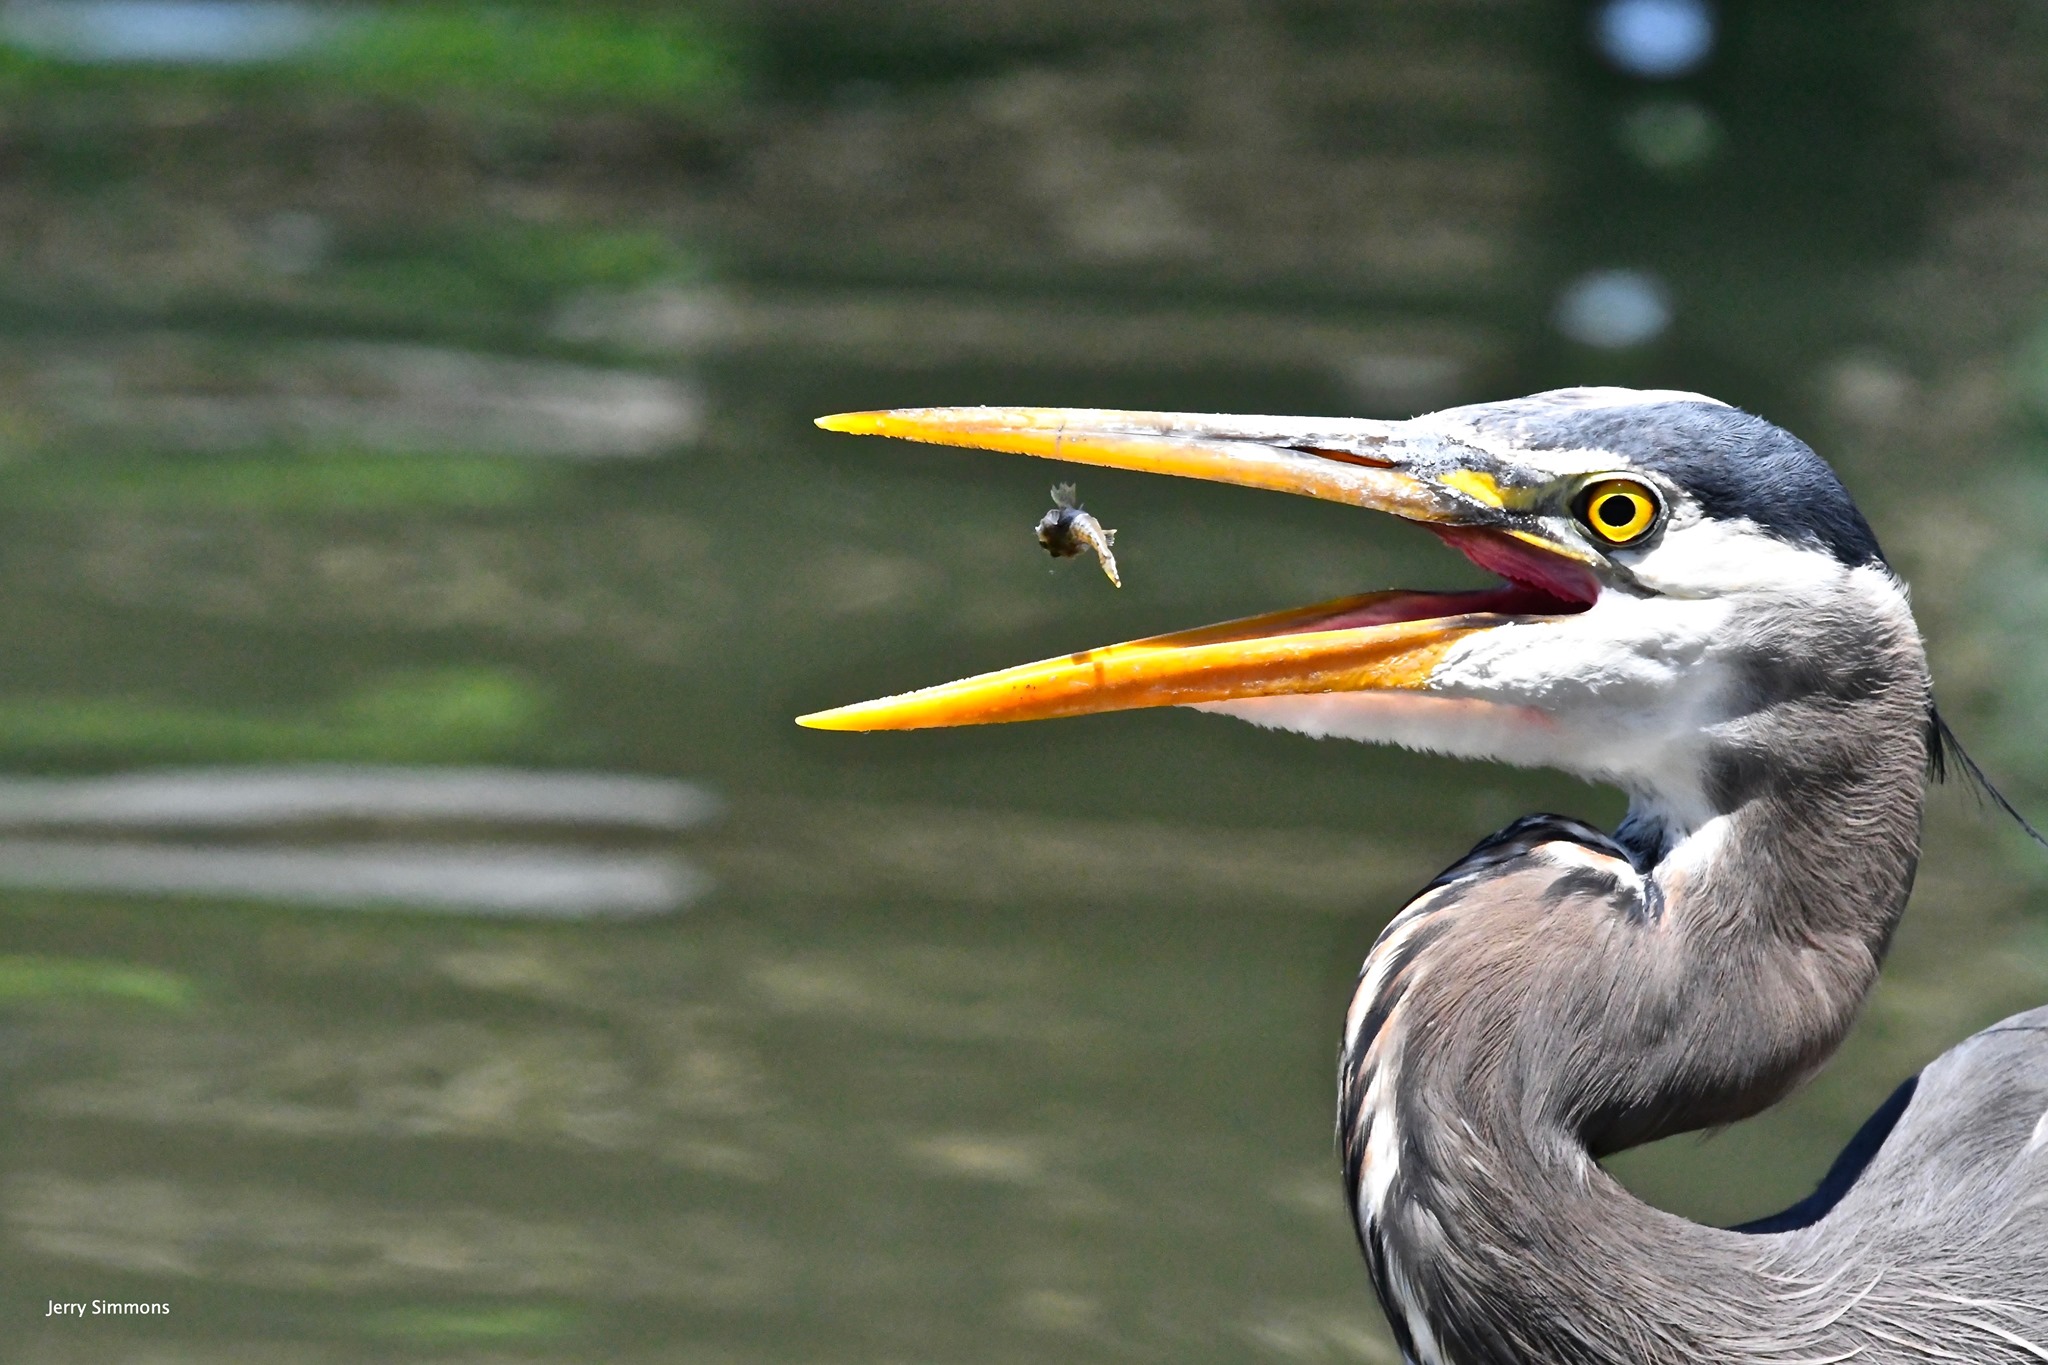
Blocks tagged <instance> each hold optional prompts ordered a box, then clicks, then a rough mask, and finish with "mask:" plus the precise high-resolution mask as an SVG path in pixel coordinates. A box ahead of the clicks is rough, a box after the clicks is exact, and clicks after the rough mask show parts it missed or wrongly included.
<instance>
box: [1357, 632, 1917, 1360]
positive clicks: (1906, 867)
mask: <svg viewBox="0 0 2048 1365" xmlns="http://www.w3.org/2000/svg"><path fill="white" fill-rule="evenodd" d="M1895 657H1896V658H1897V659H1898V660H1899V669H1898V671H1897V672H1896V673H1894V674H1892V675H1890V676H1889V677H1879V678H1878V680H1877V682H1876V683H1875V684H1873V685H1871V686H1869V687H1868V688H1866V689H1865V692H1864V695H1863V696H1862V697H1861V699H1860V701H1859V703H1858V705H1856V706H1853V707H1845V706H1841V705H1839V704H1835V703H1836V702H1837V701H1838V698H1831V697H1828V696H1824V695H1823V696H1821V697H1820V698H1819V702H1826V703H1829V704H1827V705H1820V704H1819V702H1815V703H1813V704H1812V705H1809V704H1808V700H1807V699H1804V698H1800V699H1795V700H1794V701H1791V702H1786V701H1780V702H1779V703H1777V704H1774V705H1771V706H1766V707H1759V708H1757V709H1756V710H1754V711H1752V712H1751V713H1750V714H1748V715H1745V716H1744V717H1742V718H1741V719H1740V720H1739V721H1737V722H1733V723H1730V724H1727V725H1724V726H1721V727H1719V728H1718V730H1717V731H1716V732H1715V733H1714V735H1713V737H1712V743H1711V744H1710V745H1709V746H1708V758H1707V761H1706V764H1705V777H1704V779H1703V780H1702V782H1701V787H1702V789H1703V790H1705V791H1706V792H1707V793H1708V794H1709V796H1710V798H1711V809H1710V810H1709V811H1708V812H1707V814H1706V815H1705V817H1704V818H1700V819H1698V820H1696V821H1693V822H1691V823H1680V822H1678V821H1676V820H1675V819H1674V818H1673V817H1672V816H1671V815H1670V813H1669V812H1670V811H1671V810H1672V809H1673V808H1674V803H1665V804H1663V805H1657V804H1653V803H1651V802H1639V803H1638V805H1637V807H1636V809H1635V811H1634V812H1632V815H1631V820H1630V822H1629V823H1628V824H1627V825H1625V826H1624V828H1623V830H1622V832H1621V836H1622V837H1621V842H1622V843H1623V845H1624V847H1625V848H1626V849H1627V851H1628V852H1629V853H1630V854H1631V855H1633V860H1634V862H1635V863H1636V868H1635V871H1634V875H1633V877H1631V875H1630V871H1629V869H1628V868H1627V867H1626V866H1625V865H1624V864H1623V863H1622V861H1621V860H1620V859H1619V858H1617V857H1615V856H1614V853H1613V851H1609V852H1604V853H1603V852H1602V851H1601V849H1600V848H1599V847H1596V846H1595V844H1596V843H1597V836H1592V840H1593V842H1586V841H1577V842H1575V841H1574V840H1573V839H1572V838H1571V837H1570V835H1569V832H1568V831H1559V832H1558V833H1556V834H1553V835H1547V836H1546V835H1540V834H1539V835H1532V836H1530V837H1528V838H1527V839H1525V840H1524V841H1523V843H1522V844H1521V845H1518V846H1516V848H1518V849H1519V851H1515V849H1514V848H1511V849H1509V850H1505V851H1504V850H1502V849H1501V848H1499V847H1498V846H1495V847H1492V848H1489V846H1488V845H1482V846H1481V849H1480V850H1476V851H1475V854H1474V856H1473V857H1472V858H1471V859H1469V860H1468V861H1467V863H1466V864H1464V865H1461V868H1460V869H1454V870H1453V871H1452V872H1451V873H1449V874H1447V875H1446V879H1445V881H1444V883H1443V884H1442V886H1441V889H1440V890H1439V891H1437V892H1436V893H1434V898H1432V897H1431V896H1425V897H1424V898H1422V899H1421V900H1418V902H1417V903H1416V904H1415V905H1414V906H1412V907H1410V909H1409V910H1408V911H1404V912H1403V916H1402V917H1401V918H1399V919H1397V920H1396V922H1395V925H1393V926H1390V928H1389V931H1388V934H1387V935H1386V936H1383V939H1382V945H1381V947H1377V948H1376V949H1375V953H1374V958H1375V959H1378V960H1380V961H1381V962H1382V964H1383V965H1382V966H1381V967H1380V968H1379V969H1378V975H1377V977H1375V968H1374V966H1373V961H1372V960H1369V962H1368V971H1367V979H1366V981H1365V982H1364V983H1363V985H1362V990H1361V994H1365V993H1367V992H1371V991H1376V992H1377V994H1378V996H1379V1004H1378V1005H1377V1006H1376V1007H1375V1008H1374V1009H1373V1010H1371V1011H1369V1012H1366V1013H1363V1014H1361V1015H1360V1016H1359V1017H1360V1018H1361V1019H1363V1020H1365V1021H1367V1023H1368V1024H1371V1023H1372V1021H1375V1020H1377V1021H1379V1022H1378V1024H1377V1035H1376V1036H1375V1037H1373V1038H1371V1039H1369V1040H1367V1039H1363V1038H1361V1039H1359V1040H1357V1041H1355V1042H1354V1045H1353V1047H1352V1048H1351V1050H1350V1051H1349V1052H1348V1053H1347V1064H1350V1063H1352V1062H1353V1061H1354V1060H1355V1063H1356V1064H1355V1067H1354V1068H1353V1069H1352V1070H1351V1072H1350V1073H1349V1081H1348V1083H1349V1084H1350V1085H1352V1086H1354V1087H1356V1089H1354V1090H1353V1091H1351V1092H1348V1093H1347V1103H1348V1104H1349V1105H1350V1106H1351V1108H1350V1110H1349V1111H1348V1112H1352V1113H1356V1114H1357V1115H1358V1116H1359V1118H1360V1120H1361V1121H1360V1122H1359V1123H1358V1125H1357V1127H1356V1129H1355V1130H1354V1131H1355V1132H1356V1134H1358V1136H1357V1137H1356V1138H1353V1139H1350V1140H1349V1141H1348V1144H1347V1151H1348V1152H1349V1151H1355V1152H1356V1158H1355V1160H1356V1162H1357V1165H1358V1169H1359V1170H1360V1172H1361V1173H1363V1175H1364V1183H1363V1185H1361V1187H1360V1188H1361V1193H1360V1195H1359V1199H1360V1209H1359V1212H1360V1219H1359V1223H1360V1231H1361V1236H1362V1238H1363V1239H1364V1241H1365V1243H1366V1249H1367V1254H1368V1259H1369V1260H1371V1261H1372V1262H1373V1265H1374V1270H1375V1276H1376V1279H1377V1281H1378V1285H1379V1289H1380V1293H1381V1297H1382V1299H1383V1300H1384V1301H1385V1302H1386V1304H1387V1307H1388V1310H1389V1316H1390V1317H1391V1318H1393V1319H1394V1320H1395V1321H1396V1323H1397V1325H1399V1326H1401V1327H1402V1329H1403V1330H1404V1332H1405V1333H1406V1335H1407V1337H1408V1340H1407V1341H1406V1342H1404V1345H1406V1346H1408V1348H1409V1353H1410V1355H1411V1356H1413V1357H1414V1358H1415V1360H1416V1361H1417V1362H1419V1365H1437V1363H1438V1362H1459V1365H1508V1363H1509V1362H1518V1363H1519V1362H1533V1361H1544V1362H1550V1363H1551V1365H1576V1363H1580V1362H1584V1363H1586V1365H1594V1363H1600V1362H1609V1361H1615V1362H1618V1361H1621V1360H1629V1361H1658V1362H1662V1361H1671V1362H1677V1361H1689V1360H1700V1359H1747V1358H1751V1356H1750V1354H1749V1353H1746V1352H1745V1350H1744V1349H1742V1348H1743V1347H1744V1346H1752V1345H1754V1343H1755V1342H1756V1341H1757V1340H1758V1339H1759V1337H1758V1335H1757V1333H1758V1330H1759V1327H1760V1325H1765V1324H1768V1323H1770V1322H1771V1321H1773V1317H1772V1315H1773V1314H1774V1313H1782V1312H1783V1311H1784V1309H1785V1304H1784V1301H1783V1297H1782V1290H1783V1288H1784V1286H1783V1285H1782V1284H1773V1283H1771V1282H1769V1281H1768V1280H1767V1279H1766V1277H1765V1275H1764V1272H1763V1269H1762V1268H1761V1259H1760V1258H1761V1257H1762V1256H1763V1255H1764V1254H1765V1248H1764V1246H1763V1244H1764V1243H1766V1242H1768V1241H1769V1240H1770V1239H1768V1238H1759V1237H1751V1236H1745V1235H1742V1234H1737V1233H1731V1232H1726V1231H1723V1230H1720V1229H1714V1228H1707V1227H1702V1226H1699V1225H1697V1224H1694V1223H1691V1222H1689V1221H1687V1220H1685V1219H1681V1218H1678V1217H1675V1216H1673V1215H1670V1214H1667V1213H1664V1212H1662V1211H1660V1210H1657V1209H1654V1208H1651V1207H1650V1206H1648V1205H1646V1204H1643V1203H1642V1202H1641V1201H1639V1200H1637V1199H1635V1198H1634V1197H1633V1196H1632V1195H1630V1194H1629V1193H1628V1192H1627V1191H1626V1190H1624V1189H1623V1188H1622V1187H1621V1186H1620V1185H1619V1184H1618V1183H1616V1182H1615V1181H1614V1180H1613V1179H1612V1178H1611V1177H1609V1176H1608V1175H1607V1174H1606V1172H1605V1171H1603V1170H1602V1169H1601V1168H1600V1166H1599V1164H1598V1157H1600V1156H1603V1155H1605V1154H1607V1153H1610V1152H1614V1151H1619V1150H1622V1149H1624V1148H1627V1147H1630V1146H1634V1145H1636V1144H1638V1143H1642V1142H1647V1141H1650V1140H1653V1139H1655V1138H1659V1137H1663V1136H1667V1135H1669V1134H1673V1133H1679V1132H1685V1131H1689V1130H1692V1129H1697V1128H1702V1127H1707V1126H1711V1125H1718V1124H1723V1123H1728V1122H1732V1121H1734V1120H1736V1119H1740V1118H1744V1117H1747V1116H1748V1115H1750V1114H1753V1113H1755V1112H1757V1111H1758V1110H1760V1109H1762V1108H1764V1107H1766V1106H1767V1105H1769V1104H1771V1103H1772V1102H1774V1101H1775V1100H1777V1099H1779V1098H1780V1097H1782V1096H1783V1095H1784V1094H1785V1093H1786V1092H1787V1091H1789V1090H1790V1089H1792V1088H1793V1087H1795V1086H1796V1085H1798V1084H1799V1083H1800V1082H1801V1081H1803V1080H1804V1079H1806V1078H1807V1077H1809V1076H1810V1075H1812V1073H1813V1072H1814V1071H1815V1070H1816V1069H1817V1068H1818V1067H1819V1066H1820V1065H1821V1064H1822V1062H1824V1061H1825V1060H1826V1058H1827V1057H1828V1056H1829V1055H1830V1054H1831V1053H1832V1052H1833V1051H1834V1049H1835V1047H1836V1046H1837V1045H1838V1044H1839V1042H1840V1041H1841V1039H1842V1037H1843V1035H1844V1034H1845V1033H1846V1032H1847V1030H1848V1028H1849V1026H1850V1024H1851V1023H1852V1022H1853V1020H1854V1018H1855V1015H1856V1013H1857V1011H1858V1009H1859V1007H1860V1006H1861V1004H1862V1002H1863V1000H1864V998H1865V996H1866V995H1867V994H1868V992H1869V990H1870V987H1871V986H1872V984H1873V983H1874V982H1875V980H1876V977H1877V971H1878V966H1879V964H1880V962H1881V961H1882V959H1883V957H1884V954H1885V950H1886V948H1887V947H1888V946H1889V943H1890V940H1891V936H1892V931H1893V929H1894V927H1895V926H1896V925H1897V923H1898V919H1899V916H1900V914H1901V912H1902V911H1903V909H1904V907H1905V903H1906V897H1907V894H1908V892H1909V891H1910V889H1911V886H1912V880H1913V873H1914V867H1915V864H1916V861H1917V858H1918V853H1919V840H1920V819H1921V806H1922V798H1923V793H1924V772H1925V765H1926V758H1927V751H1926V746H1927V743H1928V735H1929V731H1928V727H1927V716H1928V711H1927V702H1926V695H1927V689H1926V674H1925V668H1924V664H1923V663H1921V662H1920V656H1919V653H1918V649H1917V641H1915V642H1913V647H1912V648H1911V649H1906V650H1901V651H1899V652H1898V653H1897V654H1896V656H1895ZM1766 755H1768V756H1769V757H1768V761H1766V759H1765V756H1766ZM1545 840H1548V841H1547V842H1546V841H1545ZM1376 982H1377V983H1379V984H1376ZM1368 1031H1370V1030H1369V1029H1361V1033H1364V1032H1368ZM1375 1144H1380V1145H1378V1146H1375ZM1376 1161H1377V1164H1375V1162H1376ZM1645 1267H1655V1268H1656V1274H1655V1275H1654V1276H1647V1275H1644V1274H1643V1273H1641V1272H1642V1270H1643V1268H1645ZM1672 1283H1684V1284H1686V1285H1687V1286H1688V1292H1687V1294H1685V1295H1684V1296H1683V1300H1684V1306H1685V1308H1686V1309H1687V1312H1686V1313H1685V1314H1681V1313H1680V1312H1679V1311H1678V1307H1677V1306H1675V1305H1674V1303H1673V1301H1672V1299H1671V1296H1670V1295H1669V1294H1668V1292H1667V1291H1668V1286H1669V1285H1670V1284H1672ZM1660 1286H1663V1287H1662V1288H1660ZM1702 1304H1705V1305H1708V1309H1709V1311H1706V1312H1705V1313H1704V1314H1703V1313H1702V1312H1701V1309H1700V1306H1701V1305H1702ZM1805 1307H1807V1308H1812V1307H1814V1304H1813V1303H1811V1302H1809V1303H1807V1304H1806V1305H1805Z"/></svg>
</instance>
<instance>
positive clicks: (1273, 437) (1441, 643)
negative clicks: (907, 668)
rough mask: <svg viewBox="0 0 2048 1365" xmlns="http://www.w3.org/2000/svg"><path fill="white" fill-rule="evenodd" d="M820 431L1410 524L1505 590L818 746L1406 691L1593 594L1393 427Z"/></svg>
mask: <svg viewBox="0 0 2048 1365" xmlns="http://www.w3.org/2000/svg"><path fill="white" fill-rule="evenodd" d="M818 425H819V426H821V427H823V428H825V429H826V430H827V431H841V432H849V433H853V434H856V435H868V436H896V437H901V438H904V439H906V440H913V441H926V442H933V443H936V444H940V445H957V446H969V447H974V448H977V449H982V450H998V451H1008V452H1011V453H1014V454H1019V455H1036V456H1040V457H1043V458H1047V459H1057V460H1066V461H1070V462H1073V463H1077V464H1092V465H1102V466H1105V467H1107V468H1112V469H1131V470H1140V471H1144V472H1146V473H1154V474H1176V475H1180V476H1183V477H1186V478H1196V479H1208V480H1211V481H1214V482H1219V483H1234V484H1242V485H1244V486H1246V487H1250V488H1266V489H1272V490H1275V491H1278V492H1285V493H1299V494H1303V495H1306V496H1308V497H1314V498H1323V499H1326V500H1329V501H1333V502H1342V503H1348V504H1350V505H1352V506H1355V507H1366V508H1371V509H1373V510H1375V511H1381V512H1390V513H1392V514H1394V515H1395V516H1398V517H1402V518H1404V519H1405V520H1409V521H1414V522H1419V523H1421V524H1423V525H1424V526H1426V527H1428V528H1429V529H1431V530H1433V531H1435V532H1437V534H1438V535H1440V536H1441V537H1443V538H1444V539H1445V540H1447V541H1449V542H1450V543H1451V544H1452V545H1453V546H1455V547H1456V548H1458V549H1459V550H1461V551H1462V552H1464V553H1465V554H1466V555H1467V557H1468V558H1471V559H1472V560H1474V561H1475V562H1477V563H1479V564H1481V565H1482V566H1483V567H1486V568H1489V569H1492V570H1494V571H1495V572H1497V573H1500V574H1501V575H1502V576H1503V577H1504V578H1506V579H1507V583H1506V585H1505V586H1503V587H1500V588H1494V589H1483V590H1480V591H1477V592H1461V593H1415V592H1376V593H1368V594H1365V595H1363V596H1357V597H1347V598H1343V599H1340V600H1338V601H1334V602H1326V603H1322V604H1320V605H1318V606H1312V607H1301V608H1296V609H1294V610H1291V611H1282V612H1275V613H1272V614H1269V615H1264V616H1255V617H1248V618H1246V619H1243V620H1239V621H1231V622H1227V623H1225V624H1222V625H1216V626H1208V627H1204V628H1202V629H1199V630H1189V631H1180V632H1176V633H1174V634H1170V635H1156V636H1153V637H1151V638H1149V639H1143V640H1135V641H1131V642H1129V643H1127V644H1120V645H1109V646H1105V647H1103V648H1100V649H1091V650H1085V651H1083V652H1081V653H1079V654H1069V655H1063V656H1061V657H1058V658H1053V659H1046V660H1042V661H1040V662H1038V663H1032V664H1024V665H1022V666H1019V667H1016V668H1007V669H1003V670H1001V671H999V672H995V673H985V674H982V675H981V676H979V677H973V678H967V679H963V680H961V681H959V682H953V683H945V684H942V685H940V686H937V687H927V688H924V689H922V690H920V691H916V692H908V693H905V694H903V695H901V696H895V697H884V698H881V699H880V700H877V701H869V702H861V703H858V704H856V705H852V706H842V707H839V708H836V709H834V710H830V711H820V712H816V713H814V714H812V715H807V716H801V717H799V718H798V720H797V723H798V724H799V725H804V726H808V727H810V728H812V729H818V730H919V729H927V728H931V727H934V726H949V725H979V724H986V723H990V722H996V721H1020V720H1049V719H1053V718H1056V717H1061V716H1078V715H1087V714H1089V713H1091V712H1096V711H1120V710H1129V709H1132V708H1135V707H1146V706H1187V705H1195V704H1199V703H1202V702H1216V701H1228V700H1234V699H1238V698H1245V697H1270V696H1286V695H1299V694H1303V693H1316V692H1355V691H1375V690H1398V691H1418V690H1426V689H1427V688H1428V687H1429V682H1430V678H1431V675H1432V674H1433V672H1434V671H1435V669H1436V666H1437V664H1438V663H1439V662H1440V661H1441V660H1442V659H1443V657H1444V656H1445V654H1447V653H1448V652H1449V651H1450V650H1451V649H1452V647H1453V646H1455V645H1456V644H1457V643H1458V642H1459V641H1460V640H1462V639H1464V638H1465V637H1467V636H1469V635H1472V634H1474V633H1476V632H1479V631H1484V630H1490V629H1494V628H1496V627H1498V626H1501V625H1504V624H1507V623H1508V622H1510V621H1513V620H1524V619H1527V618H1529V617H1532V616H1543V615H1556V614H1565V613H1569V612H1573V611H1579V610H1583V609H1584V608H1585V607H1586V606H1587V605H1589V604H1590V603H1591V602H1592V601H1593V599H1594V598H1595V597H1597V596H1598V593H1599V587H1598V582H1597V580H1596V579H1594V577H1593V575H1592V573H1591V572H1590V569H1589V568H1588V566H1587V565H1586V564H1584V563H1583V562H1578V561H1579V559H1580V557H1579V556H1577V555H1575V554H1573V553H1572V552H1571V550H1570V548H1569V547H1565V546H1559V545H1557V544H1555V543H1554V542H1552V541H1551V540H1550V538H1548V537H1545V536H1542V535H1540V534H1537V533H1534V532H1532V531H1531V530H1530V529H1528V526H1527V524H1526V520H1527V519H1526V518H1524V517H1522V516H1521V515H1519V514H1518V513H1517V511H1516V507H1517V503H1518V500H1519V499H1518V490H1517V489H1516V487H1515V486H1514V485H1513V483H1512V481H1511V479H1512V471H1509V470H1506V469H1504V468H1502V467H1501V466H1499V464H1498V462H1497V460H1495V459H1494V457H1491V456H1489V455H1487V454H1485V453H1484V452H1480V451H1476V450H1473V449H1472V448H1470V447H1468V446H1464V445H1461V444H1459V443H1457V442H1454V441H1451V440H1448V439H1447V438H1445V437H1443V436H1442V435H1440V434H1438V433H1435V432H1433V431H1430V430H1429V429H1426V428H1420V427H1417V426H1415V425H1414V424H1411V423H1405V422H1380V421H1368V420H1361V419H1349V420H1347V419H1337V418H1300V417H1227V416H1209V415H1198V414H1187V413H1149V412H1113V411H1095V410H1078V409H1062V408H917V409H901V410H897V411H893V412H856V413H843V414H840V415H838V416H833V417H821V418H819V419H818Z"/></svg>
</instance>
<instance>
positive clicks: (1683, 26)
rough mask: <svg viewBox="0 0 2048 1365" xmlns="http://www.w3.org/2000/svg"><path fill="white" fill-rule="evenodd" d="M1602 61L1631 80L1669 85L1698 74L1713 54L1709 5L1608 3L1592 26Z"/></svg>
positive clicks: (1697, 1)
mask: <svg viewBox="0 0 2048 1365" xmlns="http://www.w3.org/2000/svg"><path fill="white" fill-rule="evenodd" d="M1593 39H1594V42H1595V43H1596V44H1598V46H1599V48H1600V55H1601V56H1603V57H1605V58H1606V59H1607V60H1608V61H1609V62H1610V63H1612V64H1613V65H1614V66H1615V67H1617V68H1619V69H1620V70H1622V71H1625V72H1627V73H1628V74H1629V75H1631V76H1640V77H1642V78H1643V79H1644V80H1653V81H1661V80H1670V79H1672V78H1673V77H1676V76H1683V75H1685V74H1687V73H1688V72H1691V71H1694V70H1697V69H1698V68H1699V66H1700V64H1701V63H1703V62H1705V61H1706V60H1707V57H1708V56H1709V55H1710V54H1711V53H1712V52H1713V50H1714V11H1713V8H1712V6H1710V5H1709V4H1708V3H1707V0H1609V2H1608V4H1606V5H1605V6H1603V7H1602V8H1601V10H1600V14H1599V17H1598V18H1597V19H1596V20H1595V21H1594V25H1593Z"/></svg>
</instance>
